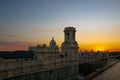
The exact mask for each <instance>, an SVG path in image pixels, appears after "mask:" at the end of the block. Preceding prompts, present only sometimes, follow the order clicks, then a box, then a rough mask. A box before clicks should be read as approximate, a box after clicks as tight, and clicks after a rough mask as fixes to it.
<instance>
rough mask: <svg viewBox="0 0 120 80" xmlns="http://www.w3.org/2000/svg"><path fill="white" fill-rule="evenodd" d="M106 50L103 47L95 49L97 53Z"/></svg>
mask: <svg viewBox="0 0 120 80" xmlns="http://www.w3.org/2000/svg"><path fill="white" fill-rule="evenodd" d="M105 50H106V49H105V47H103V46H97V47H96V48H95V51H105Z"/></svg>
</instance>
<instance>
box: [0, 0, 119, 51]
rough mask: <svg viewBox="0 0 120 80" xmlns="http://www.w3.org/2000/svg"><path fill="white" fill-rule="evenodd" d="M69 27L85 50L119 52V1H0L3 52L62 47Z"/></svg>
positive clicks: (0, 45)
mask: <svg viewBox="0 0 120 80" xmlns="http://www.w3.org/2000/svg"><path fill="white" fill-rule="evenodd" d="M67 26H73V27H75V28H76V30H77V32H76V40H77V42H78V43H79V48H80V49H82V50H91V49H93V50H109V51H120V0H0V51H3V50H5V51H13V50H27V48H28V46H32V45H36V44H43V43H46V44H47V45H49V42H50V40H51V39H52V37H54V39H55V40H56V42H57V44H58V45H59V47H61V44H62V42H63V41H64V33H63V30H64V28H65V27H67Z"/></svg>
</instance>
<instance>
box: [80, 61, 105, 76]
mask: <svg viewBox="0 0 120 80" xmlns="http://www.w3.org/2000/svg"><path fill="white" fill-rule="evenodd" d="M105 63H106V60H99V61H95V62H90V63H84V64H80V65H79V73H80V74H81V75H82V76H86V75H88V74H90V73H92V72H94V71H95V70H96V69H98V68H102V67H104V65H105Z"/></svg>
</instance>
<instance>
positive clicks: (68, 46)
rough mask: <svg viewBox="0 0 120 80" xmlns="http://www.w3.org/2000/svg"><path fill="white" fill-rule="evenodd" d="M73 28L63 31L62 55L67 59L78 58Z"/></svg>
mask: <svg viewBox="0 0 120 80" xmlns="http://www.w3.org/2000/svg"><path fill="white" fill-rule="evenodd" d="M75 32H76V30H75V28H74V27H66V28H65V29H64V42H63V43H62V48H61V50H62V53H64V55H65V57H67V58H69V59H72V60H73V59H76V58H77V57H78V56H77V54H78V44H77V42H76V40H75Z"/></svg>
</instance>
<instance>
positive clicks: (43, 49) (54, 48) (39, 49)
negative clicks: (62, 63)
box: [29, 38, 59, 53]
mask: <svg viewBox="0 0 120 80" xmlns="http://www.w3.org/2000/svg"><path fill="white" fill-rule="evenodd" d="M29 50H30V51H34V52H41V53H44V52H59V48H58V46H57V45H56V42H55V40H54V38H52V40H51V41H50V45H49V47H47V45H46V44H43V45H42V46H41V45H40V44H38V45H37V46H35V47H34V46H30V47H29Z"/></svg>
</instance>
